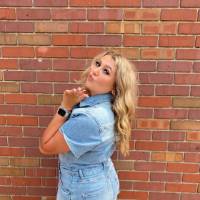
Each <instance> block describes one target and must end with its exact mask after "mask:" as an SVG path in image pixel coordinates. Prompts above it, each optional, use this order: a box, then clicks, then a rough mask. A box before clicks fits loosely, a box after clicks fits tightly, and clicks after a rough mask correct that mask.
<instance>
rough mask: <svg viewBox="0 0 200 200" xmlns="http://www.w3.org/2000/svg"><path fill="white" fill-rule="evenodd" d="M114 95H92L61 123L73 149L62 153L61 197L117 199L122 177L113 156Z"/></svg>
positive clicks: (62, 130)
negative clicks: (115, 165) (118, 172)
mask: <svg viewBox="0 0 200 200" xmlns="http://www.w3.org/2000/svg"><path fill="white" fill-rule="evenodd" d="M111 101H112V95H111V94H109V93H106V94H100V95H95V96H91V97H88V98H86V99H84V100H83V101H81V102H80V103H79V104H78V105H76V106H75V107H74V108H73V110H72V113H71V115H70V117H69V119H68V120H67V121H66V122H65V123H64V124H63V125H62V126H61V127H60V129H59V130H60V132H61V134H63V136H64V138H65V141H66V143H67V144H68V146H69V148H70V151H69V152H67V153H64V154H59V184H58V191H57V200H116V199H117V195H118V193H119V180H118V176H117V173H116V171H115V168H114V166H113V163H112V161H111V159H110V157H111V156H112V154H113V152H114V150H115V146H116V144H115V143H116V133H115V129H114V123H115V119H114V114H113V111H112V104H111Z"/></svg>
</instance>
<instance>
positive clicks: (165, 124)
mask: <svg viewBox="0 0 200 200" xmlns="http://www.w3.org/2000/svg"><path fill="white" fill-rule="evenodd" d="M137 128H139V129H167V130H168V129H169V121H168V120H163V119H162V120H161V119H139V120H137Z"/></svg>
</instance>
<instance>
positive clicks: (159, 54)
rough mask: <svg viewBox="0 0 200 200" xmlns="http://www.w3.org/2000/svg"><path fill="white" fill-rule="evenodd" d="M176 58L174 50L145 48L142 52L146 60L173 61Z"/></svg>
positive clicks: (142, 56)
mask: <svg viewBox="0 0 200 200" xmlns="http://www.w3.org/2000/svg"><path fill="white" fill-rule="evenodd" d="M174 57H175V51H174V49H164V48H159V49H155V48H145V49H142V50H141V58H142V59H144V60H146V59H148V60H162V59H164V60H171V59H174Z"/></svg>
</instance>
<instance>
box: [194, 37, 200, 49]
mask: <svg viewBox="0 0 200 200" xmlns="http://www.w3.org/2000/svg"><path fill="white" fill-rule="evenodd" d="M195 46H196V47H200V37H197V39H196V44H195Z"/></svg>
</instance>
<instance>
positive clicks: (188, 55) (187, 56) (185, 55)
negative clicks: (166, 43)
mask: <svg viewBox="0 0 200 200" xmlns="http://www.w3.org/2000/svg"><path fill="white" fill-rule="evenodd" d="M176 57H177V59H179V60H199V59H200V50H199V49H178V50H177V56H176Z"/></svg>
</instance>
